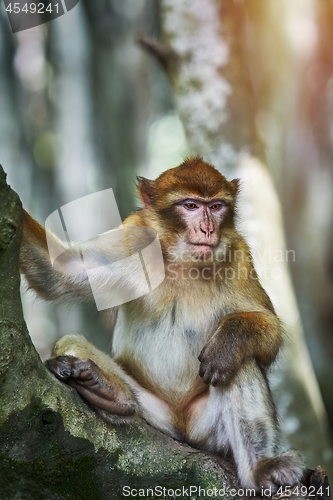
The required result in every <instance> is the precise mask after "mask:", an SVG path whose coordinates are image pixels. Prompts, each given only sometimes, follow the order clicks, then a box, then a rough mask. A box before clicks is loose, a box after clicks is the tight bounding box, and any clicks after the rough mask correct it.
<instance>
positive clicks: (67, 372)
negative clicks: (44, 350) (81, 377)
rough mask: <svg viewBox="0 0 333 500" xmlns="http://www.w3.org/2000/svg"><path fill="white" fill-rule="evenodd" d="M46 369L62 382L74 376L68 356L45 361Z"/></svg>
mask: <svg viewBox="0 0 333 500" xmlns="http://www.w3.org/2000/svg"><path fill="white" fill-rule="evenodd" d="M44 364H45V366H46V368H47V369H48V370H49V371H50V372H51V373H53V375H55V376H56V377H57V379H59V380H61V381H62V382H64V381H66V380H67V379H68V378H69V377H70V376H71V374H72V363H71V359H69V357H68V356H58V357H57V358H50V359H48V360H46V361H45V363H44Z"/></svg>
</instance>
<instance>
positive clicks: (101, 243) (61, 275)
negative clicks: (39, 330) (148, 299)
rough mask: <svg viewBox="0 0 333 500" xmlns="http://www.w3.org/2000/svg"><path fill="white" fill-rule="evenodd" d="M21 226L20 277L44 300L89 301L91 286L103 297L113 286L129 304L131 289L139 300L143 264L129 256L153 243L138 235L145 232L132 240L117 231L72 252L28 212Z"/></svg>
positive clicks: (110, 232) (75, 246)
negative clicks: (22, 226)
mask: <svg viewBox="0 0 333 500" xmlns="http://www.w3.org/2000/svg"><path fill="white" fill-rule="evenodd" d="M23 221H24V232H23V241H22V246H21V252H20V268H21V272H22V273H23V274H24V275H25V277H26V279H27V281H28V284H29V286H30V287H31V288H33V289H34V290H35V291H36V292H37V293H38V294H39V295H41V296H42V297H43V298H45V299H46V300H61V301H64V300H72V299H74V300H84V299H90V298H92V287H93V290H94V293H95V292H97V293H100V294H101V295H107V294H109V293H110V290H111V288H112V287H113V291H116V292H117V294H118V295H120V294H122V293H123V294H124V295H123V296H124V297H125V299H126V297H127V295H126V294H127V293H128V291H129V290H130V291H131V292H133V290H134V292H133V293H135V292H136V291H137V294H138V295H140V292H141V290H140V286H142V280H141V281H140V277H141V275H142V267H141V262H140V259H139V257H138V256H137V258H132V259H131V258H130V259H128V257H129V256H131V255H132V253H134V252H135V250H136V246H137V245H139V244H141V245H143V246H144V245H145V244H146V243H147V241H146V240H145V238H146V239H148V240H149V238H150V236H148V237H146V235H145V234H144V235H143V236H142V235H141V234H140V230H141V229H143V228H135V229H137V231H136V233H135V235H134V237H132V235H133V231H132V232H131V233H129V232H128V231H127V232H126V231H124V230H120V231H117V230H115V231H109V232H108V233H105V234H103V235H100V236H97V237H96V238H94V239H92V240H89V241H86V242H83V243H80V244H75V245H73V246H71V247H69V246H66V245H65V244H64V243H62V242H61V241H60V240H59V239H58V238H57V237H56V236H55V235H53V234H52V233H50V232H49V231H47V230H45V229H44V227H43V226H41V225H40V224H39V223H38V222H36V221H35V220H34V219H33V218H32V217H31V216H30V215H29V214H28V213H27V212H26V211H23ZM46 235H47V237H46ZM128 235H129V236H128ZM130 237H132V238H131V241H130V243H131V248H130V247H129V238H130ZM136 240H138V241H136ZM148 243H149V241H148ZM50 246H51V255H53V254H54V255H58V257H57V258H56V259H55V260H54V262H53V263H52V262H51V259H50V254H49V250H48V248H49V247H50ZM131 249H132V251H131ZM88 274H89V276H88ZM124 302H126V300H124ZM109 307H111V306H109Z"/></svg>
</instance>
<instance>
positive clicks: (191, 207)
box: [184, 202, 198, 210]
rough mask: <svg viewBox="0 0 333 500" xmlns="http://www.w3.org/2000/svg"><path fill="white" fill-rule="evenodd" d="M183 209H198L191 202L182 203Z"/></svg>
mask: <svg viewBox="0 0 333 500" xmlns="http://www.w3.org/2000/svg"><path fill="white" fill-rule="evenodd" d="M184 207H185V208H187V209H188V210H194V209H195V208H198V206H197V205H196V204H195V203H193V202H189V203H184Z"/></svg>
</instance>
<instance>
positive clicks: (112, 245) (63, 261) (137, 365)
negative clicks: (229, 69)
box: [20, 157, 305, 493]
mask: <svg viewBox="0 0 333 500" xmlns="http://www.w3.org/2000/svg"><path fill="white" fill-rule="evenodd" d="M137 188H138V194H139V196H140V199H141V202H142V208H140V209H138V210H137V211H136V212H134V213H132V214H131V215H129V216H128V217H127V218H126V219H125V221H124V223H123V228H124V231H123V232H121V234H120V233H119V234H118V235H115V234H116V233H114V231H109V232H107V233H104V234H102V235H99V236H97V237H96V238H94V239H92V240H89V241H87V242H83V243H80V244H77V245H73V246H71V247H68V245H67V246H66V244H64V243H63V242H61V241H60V240H58V239H57V237H56V236H55V235H52V234H51V233H48V232H46V230H45V229H44V228H43V227H42V226H41V225H40V224H39V223H38V222H36V221H35V220H34V219H33V218H32V217H31V216H30V215H29V214H28V213H27V212H25V211H24V213H23V220H24V235H23V242H22V246H21V253H20V267H21V272H22V273H23V274H24V275H25V278H26V280H27V282H28V285H29V287H31V288H32V289H34V290H35V291H36V292H37V293H38V294H39V295H41V296H42V297H43V298H44V299H46V300H53V301H67V300H87V299H92V298H93V293H92V286H91V282H89V279H88V274H89V272H90V271H91V270H95V271H96V269H97V271H96V273H97V274H96V276H95V278H94V279H95V282H94V283H95V285H94V286H95V287H96V286H97V287H98V286H100V288H101V290H102V293H107V288H105V284H111V285H112V286H115V287H116V290H121V293H123V291H124V290H125V291H126V290H127V289H130V290H131V291H132V292H133V291H134V292H135V293H137V298H134V299H133V300H128V301H125V300H124V301H123V303H121V304H120V305H118V306H116V308H115V309H116V311H117V320H116V326H115V330H114V334H113V341H112V353H111V356H108V355H107V354H105V353H102V352H100V351H99V350H98V349H97V348H96V347H94V346H93V345H91V344H90V343H89V342H88V341H87V340H86V339H85V338H84V337H83V336H81V335H79V334H68V335H65V336H64V337H62V338H61V339H59V340H58V341H57V342H56V344H55V346H54V347H53V350H52V353H51V358H50V359H49V360H47V361H46V366H47V367H48V369H49V370H50V371H51V372H52V373H53V374H54V375H55V376H56V377H57V378H58V379H59V380H60V381H62V382H64V383H67V384H69V385H70V386H71V387H73V388H75V389H76V390H77V391H78V393H79V394H80V395H81V396H82V397H83V398H84V400H85V401H86V402H87V403H88V405H89V406H91V407H92V408H93V409H94V411H95V412H96V414H97V415H98V416H99V417H101V418H102V419H104V420H105V421H107V422H109V423H111V424H116V425H117V424H118V425H124V424H125V425H126V424H130V422H131V420H132V419H133V417H134V416H135V415H138V416H140V417H142V418H143V419H144V420H146V421H147V422H148V423H149V424H151V425H152V426H154V427H155V428H157V429H159V430H160V431H161V432H163V433H165V434H167V435H169V436H171V437H173V438H175V439H177V440H179V441H183V442H186V443H188V444H189V445H191V446H193V447H196V448H199V449H202V450H209V451H211V452H215V453H218V454H224V453H228V452H231V454H232V456H233V459H234V462H235V464H236V469H237V474H238V478H239V482H240V484H241V486H242V487H246V488H254V489H255V490H256V491H257V492H260V490H261V488H262V487H264V488H271V491H272V492H273V493H274V492H276V491H277V489H278V488H279V487H280V486H287V485H288V486H293V485H295V484H297V483H298V482H299V481H300V480H301V478H302V476H303V473H304V470H305V468H304V464H303V461H302V458H301V456H300V455H299V453H298V452H297V451H295V450H293V449H285V448H284V445H283V438H282V434H281V430H280V428H279V423H278V417H277V411H276V408H275V405H274V402H273V399H272V394H271V390H270V387H269V383H268V379H267V372H268V369H269V367H270V366H271V364H272V363H273V362H274V360H275V359H276V356H277V354H278V351H279V349H280V347H281V344H282V342H283V328H282V326H281V322H280V320H279V318H278V317H277V315H276V312H275V310H274V307H273V305H272V303H271V301H270V299H269V297H268V295H267V294H266V292H265V291H264V289H263V288H262V286H261V284H260V281H259V279H258V275H257V273H256V270H255V268H254V264H253V260H252V256H251V252H250V249H249V247H248V245H247V243H246V242H245V240H244V238H243V237H242V236H241V235H240V234H239V233H238V231H237V230H236V227H235V220H236V219H235V218H236V215H237V214H236V212H237V211H236V201H237V193H238V191H239V180H238V179H234V180H232V181H228V180H227V179H226V178H225V177H224V176H223V175H222V174H221V173H220V172H219V171H218V170H217V169H215V167H214V166H212V165H211V164H209V163H206V162H204V160H203V159H202V158H201V157H193V158H188V159H186V160H185V161H184V162H183V163H182V164H181V165H179V166H178V167H175V168H171V169H169V170H167V171H165V172H163V173H162V174H161V175H160V176H159V177H158V178H157V179H156V180H155V181H152V180H148V179H146V178H143V177H138V184H137ZM126 228H127V229H126ZM130 228H133V230H134V232H133V236H132V237H131V242H130V244H129V236H128V235H129V232H128V231H129V230H130ZM146 229H147V230H148V233H149V231H153V234H155V232H156V234H157V235H158V238H159V243H160V249H161V255H162V259H163V276H162V277H161V276H159V277H158V279H159V282H160V284H159V285H158V286H156V287H155V288H154V287H151V289H150V291H149V293H146V294H143V293H142V290H141V288H140V287H142V285H141V282H140V280H139V279H138V273H139V268H140V266H139V265H138V261H135V263H130V262H129V261H128V259H126V257H127V256H128V255H129V254H128V248H129V246H130V250H131V253H130V254H131V255H134V253H135V252H136V251H138V250H140V248H142V247H145V246H147V248H148V247H152V245H151V244H150V243H151V241H152V240H153V236H151V234H150V233H149V234H148V236H147V234H145V230H146ZM50 245H51V246H52V247H53V250H54V251H55V253H56V255H58V257H57V258H56V259H55V261H54V262H53V263H52V262H51V259H50V254H49V250H50ZM82 257H84V259H83V258H82ZM155 260H156V255H155V254H154V252H153V251H151V253H150V254H149V255H148V261H149V262H150V263H153V264H154V263H155ZM125 261H126V262H125ZM156 262H157V261H156ZM153 267H154V266H153ZM157 267H158V266H156V268H157ZM99 269H100V271H99ZM158 273H160V274H161V270H158V271H156V274H158ZM155 278H156V277H155V276H154V275H153V277H152V279H153V280H154V279H155ZM156 279H157V278H156Z"/></svg>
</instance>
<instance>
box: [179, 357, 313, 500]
mask: <svg viewBox="0 0 333 500" xmlns="http://www.w3.org/2000/svg"><path fill="white" fill-rule="evenodd" d="M195 405H196V406H195ZM195 405H194V407H193V408H192V409H190V422H189V426H188V428H189V442H190V443H191V444H192V445H194V446H198V447H200V448H206V449H210V450H212V451H216V452H222V451H226V450H228V449H231V451H232V453H233V456H234V459H235V462H236V466H237V471H238V477H239V480H240V483H241V485H242V487H246V488H255V489H256V491H257V492H260V491H261V488H262V487H264V488H271V491H272V493H274V492H276V491H277V490H278V488H279V487H280V486H293V485H295V484H297V483H298V482H299V481H300V480H301V478H302V475H303V472H304V464H303V461H302V459H301V457H300V456H299V454H298V453H297V452H296V451H294V450H288V451H284V452H282V450H283V446H282V438H281V433H280V430H279V426H278V422H277V417H276V410H275V406H274V403H273V401H272V397H271V393H270V390H269V387H268V383H267V380H266V375H265V373H264V372H262V371H261V369H260V368H259V367H258V365H257V363H256V362H255V361H254V360H249V361H248V362H247V363H246V364H244V365H243V366H242V368H241V370H240V371H239V372H238V374H237V375H236V377H235V379H234V380H233V382H232V383H231V384H230V385H229V386H227V387H223V386H221V385H220V386H216V387H212V386H210V391H209V395H208V396H206V397H205V398H204V397H203V398H202V399H201V400H199V402H197V403H195Z"/></svg>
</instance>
